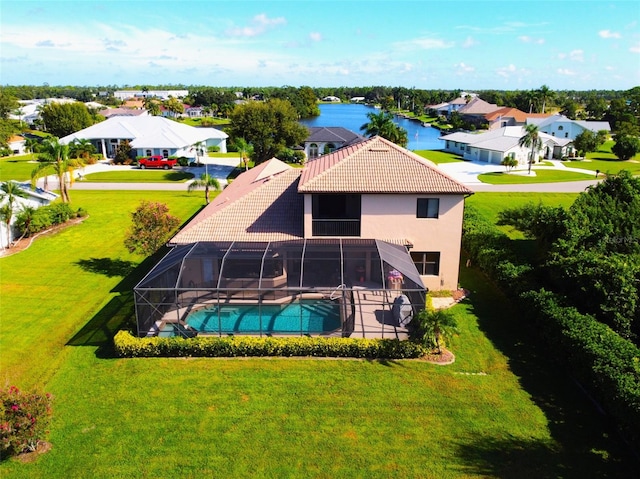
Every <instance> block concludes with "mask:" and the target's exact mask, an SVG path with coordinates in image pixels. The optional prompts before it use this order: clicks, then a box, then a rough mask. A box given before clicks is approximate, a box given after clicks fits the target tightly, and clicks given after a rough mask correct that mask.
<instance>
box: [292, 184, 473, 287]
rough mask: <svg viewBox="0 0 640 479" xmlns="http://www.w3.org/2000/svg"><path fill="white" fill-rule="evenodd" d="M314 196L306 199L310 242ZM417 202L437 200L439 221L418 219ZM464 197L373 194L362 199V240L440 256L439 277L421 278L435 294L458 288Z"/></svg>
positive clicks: (435, 219) (307, 236) (308, 196)
mask: <svg viewBox="0 0 640 479" xmlns="http://www.w3.org/2000/svg"><path fill="white" fill-rule="evenodd" d="M311 196H312V195H305V198H304V231H305V237H306V238H311V237H312V236H311V231H312V214H311V203H312V200H311ZM418 198H438V199H439V214H438V218H418V217H417V201H418ZM463 212H464V196H462V195H441V196H438V195H414V194H371V195H362V204H361V231H360V237H362V238H367V239H370V238H373V239H380V240H392V239H407V240H409V241H410V242H411V243H412V244H413V247H412V248H411V250H410V252H411V253H439V254H440V260H439V272H438V274H437V275H424V276H421V277H422V280H423V282H424V284H425V286H426V287H427V288H429V289H433V290H441V289H445V290H449V289H456V288H457V287H458V269H459V266H460V243H461V239H462V215H463Z"/></svg>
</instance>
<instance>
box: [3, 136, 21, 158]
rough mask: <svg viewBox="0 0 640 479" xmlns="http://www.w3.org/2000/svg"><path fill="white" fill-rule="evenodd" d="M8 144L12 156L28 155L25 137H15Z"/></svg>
mask: <svg viewBox="0 0 640 479" xmlns="http://www.w3.org/2000/svg"><path fill="white" fill-rule="evenodd" d="M7 144H8V146H9V149H10V150H11V154H13V155H24V154H25V153H26V150H25V149H24V146H25V139H24V137H23V136H20V135H13V136H12V137H11V138H9V141H7Z"/></svg>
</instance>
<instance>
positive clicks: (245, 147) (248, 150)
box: [233, 138, 253, 171]
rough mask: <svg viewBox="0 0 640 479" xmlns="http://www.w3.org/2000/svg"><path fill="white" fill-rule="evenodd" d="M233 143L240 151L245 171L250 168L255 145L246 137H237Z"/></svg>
mask: <svg viewBox="0 0 640 479" xmlns="http://www.w3.org/2000/svg"><path fill="white" fill-rule="evenodd" d="M233 145H234V146H235V147H236V148H237V149H238V153H240V161H241V162H242V163H243V164H244V171H247V170H248V169H249V158H250V157H251V155H252V154H253V145H252V144H251V143H249V142H248V141H247V140H245V139H244V138H236V139H235V141H234V142H233Z"/></svg>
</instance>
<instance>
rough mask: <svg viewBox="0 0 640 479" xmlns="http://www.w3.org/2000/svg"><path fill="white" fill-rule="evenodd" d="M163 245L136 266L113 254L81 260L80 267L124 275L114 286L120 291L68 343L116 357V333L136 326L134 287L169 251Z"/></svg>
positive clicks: (103, 356) (95, 271) (102, 356)
mask: <svg viewBox="0 0 640 479" xmlns="http://www.w3.org/2000/svg"><path fill="white" fill-rule="evenodd" d="M166 252H167V250H166V249H165V248H162V249H161V250H160V251H158V252H157V253H156V254H154V255H153V256H151V257H149V258H146V259H145V260H144V261H143V262H142V263H140V264H138V265H137V266H136V264H135V263H133V262H130V261H123V260H112V259H110V258H91V259H88V260H80V261H78V262H77V263H76V264H78V265H79V266H80V267H81V268H83V269H85V270H87V271H91V272H93V273H99V274H104V275H105V276H109V277H112V276H124V277H123V278H122V280H121V281H120V282H119V283H118V284H117V285H116V286H115V287H114V288H113V289H112V290H111V292H112V293H119V294H117V295H116V296H115V297H113V298H111V300H110V301H109V302H108V303H107V304H106V305H105V306H104V307H103V308H102V309H100V311H98V312H97V313H96V314H95V315H94V316H93V317H92V318H91V319H90V320H89V322H87V324H85V325H84V326H83V327H82V329H81V330H80V331H78V332H77V333H76V334H75V335H74V336H73V337H72V338H71V339H70V340H69V341H68V342H67V345H68V346H94V347H97V348H98V349H97V350H96V355H97V356H98V357H100V358H105V359H106V358H113V357H114V353H113V342H112V339H113V336H114V335H115V334H116V333H117V332H118V331H119V330H120V329H127V328H130V329H134V328H135V322H136V314H135V308H134V300H133V288H134V286H135V285H136V284H138V282H139V281H140V280H141V279H142V278H143V277H144V276H145V275H146V274H147V273H148V272H149V270H150V269H151V268H152V267H153V266H154V265H155V264H156V263H157V262H158V261H159V260H160V258H162V257H163V256H164V255H165V254H166Z"/></svg>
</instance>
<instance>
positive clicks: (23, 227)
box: [16, 205, 38, 242]
mask: <svg viewBox="0 0 640 479" xmlns="http://www.w3.org/2000/svg"><path fill="white" fill-rule="evenodd" d="M36 211H38V210H37V208H36V207H34V206H31V205H22V209H21V210H20V212H19V213H18V214H17V216H16V226H17V227H18V229H19V230H20V231H22V236H20V238H18V240H17V241H18V242H20V240H22V239H23V238H24V237H25V236H27V235H29V234H31V224H32V223H33V220H34V218H35V215H36Z"/></svg>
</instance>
